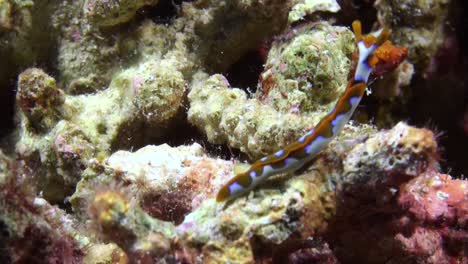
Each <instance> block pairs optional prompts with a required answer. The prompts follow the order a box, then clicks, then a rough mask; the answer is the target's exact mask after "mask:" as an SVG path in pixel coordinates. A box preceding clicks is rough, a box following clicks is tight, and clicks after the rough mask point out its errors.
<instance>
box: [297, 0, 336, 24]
mask: <svg viewBox="0 0 468 264" xmlns="http://www.w3.org/2000/svg"><path fill="white" fill-rule="evenodd" d="M297 2H298V3H296V4H295V5H294V6H293V7H292V8H291V11H290V12H289V15H288V22H289V23H294V22H296V21H299V20H301V19H305V16H306V15H311V14H313V13H315V12H331V13H336V12H338V11H340V6H339V5H338V3H337V2H336V1H335V0H299V1H297Z"/></svg>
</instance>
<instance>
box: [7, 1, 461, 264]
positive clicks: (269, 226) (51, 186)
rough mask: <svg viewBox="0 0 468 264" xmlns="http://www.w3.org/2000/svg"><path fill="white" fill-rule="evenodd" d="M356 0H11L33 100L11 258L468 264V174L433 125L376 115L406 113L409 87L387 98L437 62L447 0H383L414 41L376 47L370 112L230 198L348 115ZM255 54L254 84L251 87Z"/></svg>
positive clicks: (16, 131)
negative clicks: (350, 11)
mask: <svg viewBox="0 0 468 264" xmlns="http://www.w3.org/2000/svg"><path fill="white" fill-rule="evenodd" d="M343 2H345V1H342V2H339V5H338V3H337V2H336V1H326V0H320V1H309V0H288V1H280V0H266V1H265V0H261V1H260V0H229V1H213V0H197V1H168V0H161V1H158V0H138V1H128V0H120V1H107V0H80V1H71V0H66V1H32V0H0V38H1V41H0V57H1V60H0V94H1V95H2V96H1V98H2V100H3V98H4V97H5V98H6V97H7V96H3V95H7V94H10V93H11V91H15V96H12V98H11V100H12V101H11V102H9V105H10V106H11V108H12V109H13V106H12V105H13V104H15V107H14V108H15V112H16V115H15V117H16V124H15V125H16V126H15V127H14V128H11V130H12V133H11V134H9V135H8V136H6V137H5V138H2V139H1V140H0V144H1V149H0V231H1V232H0V241H1V242H2V245H1V246H0V262H2V263H287V262H289V263H312V262H313V263H356V262H359V263H381V262H391V263H449V262H450V263H451V262H453V263H457V262H458V263H465V262H467V261H468V252H467V248H468V218H467V215H468V182H467V180H466V179H457V178H456V177H454V176H453V175H452V176H450V175H448V174H445V173H443V172H442V171H443V170H442V169H441V168H440V166H441V165H442V166H443V165H444V163H443V162H440V160H441V159H440V157H439V155H440V154H439V153H438V151H439V149H440V147H439V146H438V142H437V138H436V136H434V133H433V132H431V131H430V130H429V129H426V128H416V127H415V126H411V125H408V124H406V123H403V122H400V123H398V124H396V125H391V126H389V127H388V129H379V128H377V127H378V126H375V125H373V124H372V122H371V121H369V120H371V119H372V117H375V118H376V122H375V123H376V124H377V125H381V124H394V122H395V121H396V120H401V119H402V118H398V119H397V118H396V116H395V115H393V113H392V111H391V109H392V107H397V106H400V104H398V102H396V103H394V104H392V105H388V104H385V103H382V104H379V106H377V107H376V106H375V105H373V104H374V103H375V100H383V98H393V97H395V96H399V97H400V98H402V100H403V99H405V100H406V99H407V98H408V94H409V92H410V89H407V88H406V86H410V87H411V88H414V87H415V86H414V84H413V82H415V81H418V80H419V79H418V78H420V77H421V76H424V72H425V71H426V70H427V69H428V67H429V68H430V65H431V63H432V62H433V58H434V56H435V54H436V51H437V50H438V49H439V46H440V45H441V43H444V42H443V38H444V35H443V25H444V21H445V19H446V16H447V8H448V1H446V0H438V1H416V2H414V1H404V0H400V1H397V2H392V1H386V0H379V1H376V2H375V5H374V6H375V9H373V10H374V12H376V14H377V21H376V22H378V23H376V24H375V25H377V24H379V25H380V26H388V27H391V28H392V30H393V33H392V36H393V37H392V38H393V39H392V41H394V42H395V43H397V44H399V45H403V46H405V47H408V50H406V49H405V48H402V47H395V46H393V45H389V46H385V45H386V44H384V46H385V48H382V49H380V50H379V52H377V53H376V54H375V56H376V57H377V59H376V58H374V60H377V61H378V62H379V64H377V65H376V70H375V72H374V73H373V75H372V76H371V79H374V78H377V79H381V78H383V80H377V81H376V82H375V85H373V86H371V87H370V88H371V89H372V90H373V91H375V93H374V94H373V95H371V96H370V97H367V100H369V101H367V102H365V103H364V105H363V106H362V108H361V109H358V112H360V113H361V115H359V116H358V117H357V118H356V119H357V120H360V121H361V122H356V121H353V122H350V124H348V125H345V126H344V129H343V131H342V132H341V133H340V134H339V135H337V136H336V138H335V139H334V140H333V141H332V142H330V144H329V145H328V147H326V148H324V149H323V150H322V151H321V152H320V153H319V154H318V155H317V156H316V157H314V159H313V160H311V162H309V163H308V164H306V165H305V166H304V167H303V168H302V169H301V170H300V171H297V172H296V173H286V174H280V175H276V176H274V177H271V179H268V180H267V181H265V182H264V183H262V184H261V185H260V186H259V187H258V188H256V189H254V190H253V191H252V192H250V193H249V194H248V195H244V196H241V197H238V198H236V199H232V200H230V201H228V202H226V203H218V202H216V199H215V197H216V194H217V192H218V191H219V189H220V188H221V186H223V185H225V183H226V182H227V181H228V180H229V179H231V178H232V177H233V176H234V175H235V174H237V173H238V172H241V171H242V170H244V172H245V168H244V167H246V166H245V163H246V162H249V161H253V160H255V159H258V158H260V157H262V156H264V155H269V154H272V153H274V152H275V151H277V150H278V149H281V148H282V147H284V146H286V145H288V144H290V143H291V142H294V141H296V140H297V139H298V138H299V137H300V136H302V135H303V134H304V133H305V132H306V131H309V130H311V129H312V128H313V126H314V125H316V124H317V122H318V121H319V120H321V118H322V117H323V116H325V115H326V114H327V113H329V112H331V111H333V106H334V105H335V103H336V100H337V98H339V97H340V95H341V94H342V92H343V91H344V89H345V85H346V83H347V80H348V78H349V77H350V76H351V75H353V71H354V67H355V66H356V65H353V61H355V60H356V57H353V56H356V54H355V53H356V43H355V39H354V38H353V35H352V34H351V31H350V30H349V29H347V27H345V26H349V23H348V22H346V19H347V18H346V17H345V14H344V13H343V12H344V11H346V10H344V11H343V12H337V11H338V10H339V9H340V8H341V9H343V7H344V6H343ZM340 5H341V6H340ZM368 5H369V6H370V7H371V4H368ZM353 8H356V9H359V8H362V7H358V6H355V7H353ZM358 14H361V13H358ZM362 15H363V18H362V19H363V20H364V21H369V22H373V21H374V22H375V16H374V18H372V16H368V15H365V13H364V12H363V13H362ZM364 16H365V17H364ZM327 20H328V21H327ZM369 27H370V24H369ZM369 27H367V25H366V27H365V29H366V30H367V29H368V28H369ZM375 34H378V32H377V33H375ZM266 52H268V53H266ZM353 53H354V55H353ZM263 55H266V56H263ZM407 55H408V60H407V61H404V59H405V58H406V56H407ZM250 56H251V57H255V58H253V59H252V61H256V60H259V61H260V62H259V65H257V66H258V67H257V68H260V67H261V65H263V66H264V68H263V70H262V71H261V72H259V73H258V76H257V75H256V76H255V78H257V77H258V85H257V89H256V90H255V91H254V92H251V91H250V90H249V89H247V88H246V87H237V86H240V85H237V84H236V83H239V80H236V78H237V77H236V76H242V78H244V77H245V76H243V74H244V73H246V72H247V71H248V69H247V68H250V66H251V65H244V64H242V63H245V62H243V61H245V59H246V57H250ZM248 59H251V58H247V61H248V62H247V63H251V61H249V60H248ZM372 62H373V61H369V63H372ZM236 63H240V64H241V65H240V68H245V69H242V70H241V74H238V75H236V74H234V73H233V72H232V68H231V67H233V65H235V64H236ZM254 66H255V65H254ZM390 71H393V72H391V73H389V72H390ZM414 76H415V77H416V78H414ZM14 80H17V81H16V82H15V81H14ZM230 83H233V84H234V85H233V86H234V87H231V84H230ZM253 85H254V86H255V84H253ZM250 88H254V87H253V86H252V85H251V87H250ZM245 90H247V92H246V91H245ZM411 91H412V90H411ZM390 100H391V99H390ZM1 105H3V101H2V104H1ZM375 108H377V110H376V111H375V113H373V115H372V116H371V118H365V117H364V118H363V116H364V115H365V113H366V112H370V111H374V110H375ZM440 108H443V107H440ZM10 112H11V111H10ZM3 113H7V114H8V111H3V112H2V114H3ZM2 117H3V116H2ZM8 118H10V119H11V120H13V114H11V113H10V115H9V117H8ZM2 120H3V119H2ZM404 120H409V121H410V122H411V121H412V120H411V119H408V118H404ZM1 132H2V133H3V134H7V133H8V132H9V131H6V132H4V131H1ZM3 134H2V135H3ZM216 145H221V146H216ZM218 147H219V148H218ZM224 147H226V148H224ZM231 148H233V149H236V150H234V151H231ZM238 151H240V153H239V152H238ZM244 154H245V155H244ZM245 159H247V161H246V160H245ZM439 162H440V163H439Z"/></svg>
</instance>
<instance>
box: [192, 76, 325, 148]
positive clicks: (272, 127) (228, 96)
mask: <svg viewBox="0 0 468 264" xmlns="http://www.w3.org/2000/svg"><path fill="white" fill-rule="evenodd" d="M188 98H189V101H190V109H189V111H188V119H189V121H190V122H191V123H192V124H194V125H195V126H197V127H198V128H199V129H200V130H201V131H203V133H205V134H206V136H207V138H208V140H209V141H210V142H212V143H216V144H222V143H224V142H227V143H228V144H229V145H230V146H232V147H235V148H239V149H240V150H241V151H242V152H244V153H247V154H249V155H250V156H251V157H259V156H261V155H266V154H270V153H272V152H274V151H276V150H278V149H279V148H280V147H281V146H285V145H286V144H288V143H290V142H291V141H292V140H295V139H296V138H299V137H300V136H301V135H302V134H303V133H304V131H305V130H307V128H309V127H310V126H312V125H313V124H316V123H317V122H318V121H319V120H320V117H321V116H319V115H311V116H300V115H297V114H295V113H286V114H284V113H280V112H278V111H276V110H275V109H273V108H272V107H270V106H268V105H264V104H262V103H261V102H260V101H259V100H256V99H248V98H247V95H246V93H245V92H244V91H242V90H240V89H235V88H234V89H233V88H229V83H228V82H227V80H226V78H225V77H224V76H222V75H213V76H211V77H209V78H208V79H206V80H205V81H203V80H202V81H199V82H198V83H195V84H193V86H192V89H191V91H190V93H189V95H188ZM323 114H325V113H323Z"/></svg>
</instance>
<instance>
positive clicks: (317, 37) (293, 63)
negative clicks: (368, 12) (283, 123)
mask: <svg viewBox="0 0 468 264" xmlns="http://www.w3.org/2000/svg"><path fill="white" fill-rule="evenodd" d="M355 46H356V45H355V44H354V37H353V34H352V32H351V31H350V30H348V29H347V28H345V27H337V26H331V25H329V24H328V23H314V24H309V25H305V26H302V27H300V28H295V29H292V30H291V31H290V32H286V33H285V34H284V37H283V38H281V37H280V38H279V39H278V40H277V41H275V42H274V43H273V45H272V47H271V49H270V52H269V53H268V59H267V61H266V63H265V70H264V71H263V72H262V73H261V75H260V78H261V79H260V89H259V90H258V91H257V94H256V96H257V98H259V99H261V100H262V101H263V102H265V103H266V104H269V105H272V106H273V107H274V108H275V109H276V110H278V111H281V112H296V113H298V112H299V113H310V112H313V111H328V110H329V109H331V105H333V104H334V103H335V100H336V99H337V98H338V97H339V95H340V94H341V93H342V92H343V91H344V89H345V86H346V83H347V81H348V74H349V69H350V65H351V55H352V54H353V52H354V50H355Z"/></svg>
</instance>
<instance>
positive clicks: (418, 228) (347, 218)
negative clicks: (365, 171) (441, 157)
mask: <svg viewBox="0 0 468 264" xmlns="http://www.w3.org/2000/svg"><path fill="white" fill-rule="evenodd" d="M420 142H422V141H420ZM427 142H428V141H427V140H426V143H427ZM423 145H424V144H423ZM434 154H435V153H433V155H434ZM413 158H414V157H413ZM413 162H414V160H413ZM426 165H427V166H426V167H423V166H420V167H419V169H417V170H416V171H410V172H417V176H416V177H414V176H412V175H411V173H409V174H408V173H405V172H404V171H397V170H389V171H385V172H383V173H382V174H381V175H382V177H379V179H378V180H377V181H368V182H367V183H364V184H360V185H359V186H354V187H351V186H347V187H344V188H343V192H341V193H340V194H339V197H340V200H339V203H338V209H337V217H336V218H335V220H334V221H333V223H332V224H331V227H330V229H329V230H328V235H329V238H330V240H329V241H330V242H331V244H332V249H333V250H334V252H335V253H336V254H337V256H338V258H339V259H340V260H342V261H344V262H346V263H348V262H349V263H350V262H354V261H358V262H360V263H379V262H380V261H382V259H385V260H386V261H387V263H467V261H468V250H467V249H468V225H467V223H468V181H466V180H458V179H452V178H451V177H450V176H449V175H446V174H440V173H438V172H437V165H436V163H432V162H430V163H429V164H426ZM362 166H363V167H365V166H366V165H362ZM406 172H408V171H406ZM374 173H379V172H378V171H374ZM379 174H380V173H379Z"/></svg>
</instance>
